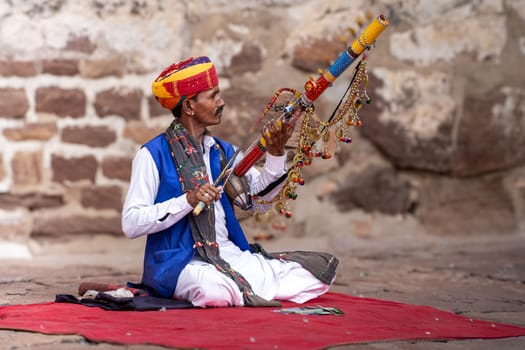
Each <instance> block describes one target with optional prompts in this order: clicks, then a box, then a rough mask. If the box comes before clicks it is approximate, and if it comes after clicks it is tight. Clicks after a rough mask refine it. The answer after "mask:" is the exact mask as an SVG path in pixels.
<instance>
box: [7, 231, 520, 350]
mask: <svg viewBox="0 0 525 350" xmlns="http://www.w3.org/2000/svg"><path fill="white" fill-rule="evenodd" d="M263 244H264V246H265V247H266V248H267V249H268V250H270V251H271V250H281V249H289V248H291V247H294V248H296V249H297V248H300V249H321V250H327V251H331V252H333V253H335V254H337V256H338V257H339V258H340V260H341V265H340V267H339V274H338V279H337V282H336V284H335V286H334V287H333V291H336V292H343V293H349V294H352V295H362V296H365V297H372V298H380V299H388V300H395V301H400V302H406V303H411V304H423V305H429V306H433V307H437V308H441V309H445V310H449V311H453V312H456V313H458V314H461V315H467V316H469V317H473V318H480V319H485V320H493V321H499V322H506V323H512V324H516V325H521V326H525V236H524V235H513V236H509V235H501V236H488V237H475V236H469V237H459V238H457V237H456V238H452V237H433V236H419V235H415V234H406V235H396V236H395V237H385V236H382V237H373V236H368V237H346V236H343V235H339V236H337V235H334V236H333V237H324V238H318V237H301V238H298V237H288V236H286V235H283V236H281V237H278V238H275V239H273V240H269V241H266V242H263ZM142 247H143V241H141V240H140V239H139V240H134V241H129V240H126V239H125V238H120V237H110V236H96V237H87V236H81V237H78V238H77V239H75V241H72V242H67V243H61V244H57V243H48V242H47V243H46V242H43V241H40V242H32V244H31V249H30V250H31V251H32V255H33V257H32V258H30V259H28V258H26V259H13V258H9V259H0V263H1V265H0V305H9V304H29V303H36V302H47V301H52V300H53V299H54V296H55V294H59V293H67V294H75V293H76V291H77V288H78V285H79V283H80V282H81V281H86V280H91V281H93V280H95V281H108V282H114V283H125V282H126V281H129V280H137V279H138V278H139V276H140V272H141V256H142ZM0 250H1V249H0ZM0 256H1V254H0ZM232 348H235V346H234V344H232ZM347 348H348V349H355V350H365V349H373V350H379V349H394V350H397V349H409V350H423V349H424V350H442V349H443V350H445V349H446V350H458V349H477V350H489V349H501V350H510V349H516V350H517V349H525V337H519V338H506V339H499V340H479V339H473V340H462V341H447V342H430V341H414V342H407V341H394V342H372V343H367V344H353V345H346V346H342V347H334V348H333V349H347ZM0 349H11V350H14V349H38V350H73V349H82V350H84V349H97V350H99V349H114V350H120V349H132V350H138V349H144V350H150V349H163V348H162V347H156V346H149V345H143V346H124V345H114V344H105V343H97V344H95V343H92V342H89V341H87V340H85V339H84V338H82V337H79V336H50V335H42V334H36V333H30V332H20V331H7V330H0Z"/></svg>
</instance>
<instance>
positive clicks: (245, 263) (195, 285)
mask: <svg viewBox="0 0 525 350" xmlns="http://www.w3.org/2000/svg"><path fill="white" fill-rule="evenodd" d="M214 144H215V140H214V139H213V138H212V137H210V136H204V150H203V153H204V162H205V164H206V170H207V172H208V174H211V170H210V164H209V163H210V161H209V153H210V148H211V147H212V146H213V145H214ZM240 159H242V156H240V155H239V156H238V159H237V161H238V160H240ZM285 172H286V155H284V156H281V157H275V156H272V155H271V154H267V155H266V161H265V165H264V167H263V169H262V172H261V173H260V172H259V171H258V170H256V169H255V168H253V167H252V168H251V169H250V170H249V171H248V172H247V173H246V177H247V179H248V183H249V184H250V188H251V190H252V193H258V192H259V191H261V190H262V189H264V188H266V186H267V185H268V184H270V183H272V182H273V181H275V180H277V179H278V178H279V177H280V176H281V175H283V174H284V173H285ZM210 181H211V179H210ZM158 187H159V173H158V171H157V167H156V166H155V162H154V160H153V157H152V156H151V154H150V153H149V151H148V150H147V148H146V147H142V148H141V149H140V150H139V151H138V152H137V154H136V156H135V158H134V159H133V163H132V171H131V180H130V185H129V189H128V193H127V196H126V200H125V203H124V208H123V212H122V229H123V231H124V233H125V234H126V236H127V237H128V238H135V237H139V236H143V235H147V234H151V233H155V232H159V231H162V230H164V229H166V228H168V227H171V226H173V225H174V224H175V223H177V222H178V221H179V220H181V219H182V218H184V217H185V216H186V215H188V214H189V213H191V211H192V210H193V208H192V207H191V205H190V204H189V203H188V201H187V200H186V196H185V195H182V196H179V197H174V198H171V199H169V200H167V201H165V202H162V203H157V204H154V202H155V198H156V196H157V190H158ZM278 191H279V188H276V189H274V190H273V191H271V192H270V193H268V194H267V195H266V196H265V197H266V198H272V197H273V196H275V195H276V194H277V192H278ZM215 231H216V241H217V243H218V244H219V249H220V254H221V257H222V258H223V259H224V260H226V261H227V262H228V263H230V265H231V266H232V268H233V269H235V270H236V271H238V272H239V273H241V274H242V275H243V276H244V277H245V278H246V280H247V281H248V282H249V283H250V285H251V286H252V289H253V291H254V292H255V293H256V294H258V295H260V296H261V297H263V298H265V299H268V300H272V299H276V300H290V301H294V302H298V303H302V302H305V301H307V300H310V299H312V298H315V297H317V296H319V295H321V294H323V293H325V292H326V291H327V290H328V288H329V286H328V285H326V284H324V283H322V282H321V281H319V280H318V279H317V278H315V277H314V276H313V275H312V274H311V273H310V272H308V271H307V270H305V269H304V268H302V267H301V265H299V264H298V263H295V262H287V261H280V260H276V259H265V258H264V257H263V256H262V255H260V254H252V253H250V252H247V251H241V250H240V249H239V248H238V247H237V246H236V245H235V244H234V243H233V242H232V241H230V240H229V239H228V232H227V229H226V217H225V214H224V209H223V207H222V204H221V203H220V201H216V202H215ZM174 297H175V298H180V299H185V300H189V301H191V302H192V303H193V305H195V306H200V307H205V306H241V305H243V298H242V294H241V292H240V290H239V288H238V287H237V285H236V284H235V282H234V281H233V280H231V279H230V278H229V277H228V276H226V275H225V274H223V273H221V272H219V271H218V270H217V269H216V268H215V266H213V265H211V264H209V263H207V262H205V261H203V260H201V259H200V258H199V257H195V258H193V260H192V261H191V262H190V263H189V264H188V265H187V266H186V267H185V268H184V269H183V270H182V272H181V274H180V276H179V280H178V281H177V287H176V289H175V293H174Z"/></svg>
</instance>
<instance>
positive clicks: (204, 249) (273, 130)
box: [122, 57, 337, 307]
mask: <svg viewBox="0 0 525 350" xmlns="http://www.w3.org/2000/svg"><path fill="white" fill-rule="evenodd" d="M152 90H153V94H154V95H155V97H156V98H157V100H158V102H159V103H160V104H161V105H162V106H163V107H165V108H167V109H169V110H170V111H172V113H173V115H174V121H173V122H172V124H171V125H170V126H169V127H168V129H167V130H166V132H165V133H164V134H161V135H159V136H157V137H155V138H154V139H152V140H150V141H149V142H147V143H146V144H145V145H144V146H143V147H142V148H141V149H140V150H139V151H138V152H137V154H136V156H135V158H134V160H133V165H132V173H131V180H130V185H129V190H128V193H127V196H126V201H125V204H124V208H123V213H122V228H123V231H124V233H125V234H126V236H127V237H128V238H135V237H138V236H143V235H147V241H146V249H145V256H144V273H143V278H142V284H143V286H144V287H145V288H147V289H149V290H150V291H152V292H153V293H154V294H156V295H159V296H162V297H170V298H177V299H183V300H188V301H190V302H191V303H192V304H193V305H194V306H197V307H210V306H243V305H247V306H270V305H278V303H276V302H274V301H273V300H291V301H294V302H299V303H301V302H305V301H307V300H309V299H312V298H315V297H317V296H319V295H320V294H323V293H325V292H326V291H327V290H328V288H329V286H330V284H331V282H332V281H333V279H334V275H335V266H336V265H337V259H335V260H334V259H332V261H331V263H330V264H328V265H327V266H326V267H323V273H325V278H322V279H324V282H323V281H321V280H320V279H319V278H317V277H314V275H313V274H312V273H311V272H309V271H308V270H306V269H305V268H303V267H302V265H301V264H299V263H298V262H294V261H288V260H283V259H274V258H271V257H270V256H269V255H268V254H267V253H266V252H264V251H262V252H261V253H255V252H254V251H253V248H254V246H250V245H249V244H248V242H247V240H246V237H245V235H244V233H243V231H242V228H241V226H240V224H239V222H238V220H237V218H236V217H235V214H234V211H233V208H232V206H231V203H230V201H229V200H228V198H227V196H226V195H225V194H223V192H222V183H220V185H219V186H217V187H215V186H213V182H214V181H215V179H216V178H217V177H218V176H219V174H220V173H221V171H222V167H223V165H224V160H225V158H227V159H228V160H229V159H230V158H231V157H232V155H233V153H234V152H235V149H234V147H233V146H232V145H230V144H229V143H227V142H225V141H222V140H219V139H217V138H214V137H212V136H210V135H209V132H208V130H207V128H208V127H209V126H212V125H217V124H219V123H220V122H221V118H222V112H223V108H224V105H225V103H224V100H223V99H222V97H221V95H220V89H219V85H218V77H217V73H216V70H215V67H214V65H213V63H212V62H211V61H210V60H209V59H208V58H207V57H198V58H190V59H188V60H185V61H182V62H179V63H177V64H173V65H171V66H169V67H168V68H166V69H165V70H164V71H163V72H162V73H161V74H160V75H159V76H158V78H157V79H156V80H155V81H154V82H153V84H152ZM291 132H292V127H286V126H284V127H278V126H276V124H275V123H273V124H268V125H266V126H265V127H264V128H263V137H265V139H266V142H267V156H266V160H265V164H264V167H263V169H262V171H261V172H259V171H258V170H256V169H255V168H252V169H250V170H249V171H248V173H247V174H246V175H245V176H246V178H247V180H248V183H249V184H250V189H251V192H252V193H258V192H260V191H261V190H263V189H265V188H267V187H268V185H270V184H271V183H272V182H274V181H275V180H277V179H278V178H280V177H281V176H282V175H283V174H285V172H286V163H285V161H286V155H285V150H284V146H285V143H286V141H287V140H288V139H289V138H290V135H291ZM278 190H279V188H278V187H277V188H276V189H274V190H273V191H270V193H268V194H267V195H266V197H269V198H271V197H272V196H274V195H275V194H276V193H277V191H278ZM199 202H203V203H204V204H205V209H204V210H203V211H202V213H200V215H194V214H193V213H192V212H193V210H194V208H195V207H196V206H197V205H198V204H199ZM264 253H266V254H264ZM282 256H283V255H282V254H281V257H282ZM323 258H324V259H326V257H325V256H324V257H323ZM299 261H301V260H299ZM326 271H328V272H329V273H328V274H326ZM314 273H315V272H314Z"/></svg>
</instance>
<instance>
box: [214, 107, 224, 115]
mask: <svg viewBox="0 0 525 350" xmlns="http://www.w3.org/2000/svg"><path fill="white" fill-rule="evenodd" d="M223 109H224V106H220V107H217V109H216V110H215V115H216V116H217V115H219V114H221V113H222V110H223Z"/></svg>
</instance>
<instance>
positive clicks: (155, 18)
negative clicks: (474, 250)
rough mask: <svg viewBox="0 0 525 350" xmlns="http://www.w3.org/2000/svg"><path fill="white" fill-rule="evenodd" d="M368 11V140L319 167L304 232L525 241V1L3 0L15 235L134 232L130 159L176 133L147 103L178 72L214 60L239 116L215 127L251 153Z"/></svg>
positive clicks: (231, 109)
mask: <svg viewBox="0 0 525 350" xmlns="http://www.w3.org/2000/svg"><path fill="white" fill-rule="evenodd" d="M366 13H369V14H371V15H373V16H376V15H378V14H381V13H382V14H384V15H385V16H386V17H387V18H388V19H389V20H390V22H391V24H390V27H389V28H388V29H387V31H386V32H385V33H384V34H383V35H382V36H381V37H380V38H379V40H378V42H377V46H376V47H375V48H374V49H373V50H372V51H371V52H370V55H369V56H370V57H369V72H370V80H371V81H370V88H369V94H370V95H371V96H372V98H373V100H374V102H373V103H372V105H371V106H366V108H363V111H362V118H363V120H364V122H365V125H364V127H363V128H360V129H359V130H356V131H355V133H354V138H355V140H356V141H355V142H354V143H353V144H352V145H351V146H344V147H341V148H340V150H339V152H338V154H337V156H336V159H331V160H326V161H323V160H317V159H316V160H315V162H314V165H313V166H312V167H311V168H308V169H307V170H306V171H305V176H306V180H307V184H306V185H305V186H304V187H302V188H301V189H300V190H299V198H298V200H297V201H296V202H294V211H295V213H296V215H295V217H294V218H293V219H292V221H291V222H293V223H294V225H290V226H291V227H290V230H289V231H291V233H292V234H301V232H302V233H303V234H304V232H306V233H311V234H323V233H328V232H331V231H333V230H340V231H345V230H347V231H352V232H354V233H356V234H362V235H368V234H371V233H374V232H386V233H388V232H393V231H396V230H405V229H418V230H421V231H422V232H423V231H427V232H435V233H449V234H464V233H476V234H477V233H495V234H502V233H511V232H517V231H519V230H521V231H524V230H525V170H524V168H523V165H524V163H525V86H524V84H523V81H525V70H524V69H522V67H524V66H525V3H524V2H522V1H513V0H478V1H468V2H465V1H462V0H448V1H440V2H434V1H430V0H411V1H406V0H405V1H400V0H384V1H373V2H370V1H365V0H357V1H352V2H348V1H343V0H337V1H330V2H325V1H321V0H310V1H308V0H307V1H305V0H301V1H296V0H264V1H254V0H252V1H241V0H228V1H222V0H221V1H205V0H197V1H191V2H190V1H168V0H157V1H154V0H151V1H120V0H107V1H98V0H90V1H73V0H25V1H22V0H12V1H1V2H0V48H1V50H0V146H1V152H0V239H4V240H6V239H7V240H12V241H19V242H25V241H27V239H28V238H29V237H42V236H55V237H74V235H75V234H80V233H83V234H86V233H87V234H94V233H109V234H121V229H120V209H121V206H122V202H123V200H124V197H125V193H126V189H127V185H128V179H129V175H130V166H131V159H132V157H133V155H134V154H135V152H136V150H137V149H138V147H139V146H140V145H141V144H142V143H143V142H145V141H146V140H148V139H149V138H151V137H152V136H154V135H156V134H158V133H159V132H161V131H162V130H163V129H164V128H165V127H166V126H167V125H168V124H169V122H170V121H171V116H170V115H169V113H166V111H165V110H162V109H161V108H160V107H159V106H158V104H157V103H156V102H155V101H154V99H153V98H152V96H151V91H150V84H151V81H152V80H153V79H154V78H155V77H156V75H157V74H158V73H159V72H160V71H161V70H162V69H163V68H164V67H165V66H167V65H168V64H170V63H172V62H174V61H178V60H180V59H183V58H186V57H188V56H190V55H208V56H210V57H211V58H212V59H213V60H214V62H215V63H216V66H217V69H218V72H219V75H220V78H221V89H222V91H223V97H224V98H225V100H226V103H227V105H228V106H227V110H226V113H225V118H224V121H223V123H222V124H221V125H220V126H219V127H216V128H214V129H213V131H214V132H215V133H216V134H217V135H218V136H221V137H224V138H226V139H228V140H230V141H232V142H240V140H241V139H242V137H243V136H245V130H248V129H249V127H250V125H252V124H253V120H254V118H256V116H257V115H259V114H260V112H261V111H262V109H263V108H264V106H265V104H266V103H267V102H268V100H269V99H270V97H271V96H272V95H273V93H274V91H275V90H276V89H277V88H279V87H292V88H296V89H302V86H303V84H304V82H305V81H306V79H307V78H308V76H309V75H311V74H313V75H315V74H316V71H317V69H318V68H325V67H327V66H328V65H329V63H330V61H331V60H333V59H335V58H336V57H337V55H338V54H339V52H341V51H342V50H343V49H344V47H345V46H346V43H345V42H344V41H343V40H342V37H345V36H346V37H347V38H348V39H351V38H349V37H348V33H349V28H354V29H358V22H359V19H362V18H366ZM349 79H350V74H349V72H348V73H345V74H344V75H343V76H341V77H340V78H339V79H338V81H337V82H336V84H334V86H333V87H332V88H331V89H329V91H328V92H326V93H325V95H323V96H322V97H321V98H320V99H319V102H318V104H317V110H318V111H319V113H320V114H323V113H329V111H330V108H333V106H334V105H335V103H336V101H337V100H338V98H340V95H341V93H342V91H343V89H344V85H345V83H347V82H348V80H349ZM339 82H341V83H339ZM343 228H344V229H343Z"/></svg>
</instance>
